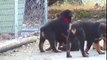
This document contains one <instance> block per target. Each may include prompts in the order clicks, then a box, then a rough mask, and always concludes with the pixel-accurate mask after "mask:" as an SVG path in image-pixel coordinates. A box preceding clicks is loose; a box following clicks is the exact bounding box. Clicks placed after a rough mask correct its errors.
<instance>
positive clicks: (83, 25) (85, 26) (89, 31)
mask: <svg viewBox="0 0 107 60" xmlns="http://www.w3.org/2000/svg"><path fill="white" fill-rule="evenodd" d="M105 32H106V31H102V24H100V23H99V22H96V21H95V22H94V21H77V22H74V23H72V26H71V29H70V33H69V35H68V40H67V57H71V55H70V48H71V46H72V45H71V44H72V40H73V39H74V38H75V37H77V38H78V40H79V44H80V45H79V46H80V50H81V53H82V56H83V57H88V54H87V53H88V51H89V49H90V47H91V45H92V43H94V42H95V41H97V40H96V38H99V37H100V36H101V35H102V34H103V33H105ZM85 40H86V41H87V48H86V50H85V51H84V41H85ZM70 42H71V43H70ZM99 52H101V51H98V53H99ZM102 54H103V53H102Z"/></svg>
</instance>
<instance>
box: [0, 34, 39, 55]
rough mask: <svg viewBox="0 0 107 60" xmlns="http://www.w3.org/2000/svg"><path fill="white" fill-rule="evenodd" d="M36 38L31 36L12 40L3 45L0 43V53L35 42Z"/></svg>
mask: <svg viewBox="0 0 107 60" xmlns="http://www.w3.org/2000/svg"><path fill="white" fill-rule="evenodd" d="M36 40H37V37H36V36H32V37H28V38H23V39H14V40H9V41H6V42H4V43H0V53H3V52H6V51H8V50H11V49H14V48H17V47H20V46H22V45H24V44H28V43H32V42H36Z"/></svg>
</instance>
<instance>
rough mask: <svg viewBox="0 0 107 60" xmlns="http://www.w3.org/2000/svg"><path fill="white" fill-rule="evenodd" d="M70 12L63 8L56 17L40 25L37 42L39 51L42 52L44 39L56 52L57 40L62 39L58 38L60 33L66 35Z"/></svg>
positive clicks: (70, 16)
mask: <svg viewBox="0 0 107 60" xmlns="http://www.w3.org/2000/svg"><path fill="white" fill-rule="evenodd" d="M72 14H73V13H72V12H71V11H70V10H65V11H63V12H61V14H60V16H59V17H58V19H56V20H54V21H51V22H48V23H47V24H46V25H44V26H43V27H41V29H40V42H39V49H40V52H44V49H43V44H44V41H45V40H46V39H47V40H48V41H49V43H50V47H51V48H52V49H53V51H54V52H58V50H57V48H56V46H57V42H60V43H62V42H63V40H61V39H60V36H62V34H64V35H66V36H67V34H68V29H69V24H70V23H71V18H72ZM60 40H61V41H60Z"/></svg>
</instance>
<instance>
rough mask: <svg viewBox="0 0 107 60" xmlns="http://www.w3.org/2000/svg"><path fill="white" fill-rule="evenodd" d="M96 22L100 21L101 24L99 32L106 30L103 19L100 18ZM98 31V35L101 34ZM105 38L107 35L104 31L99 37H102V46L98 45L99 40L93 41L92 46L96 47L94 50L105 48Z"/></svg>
mask: <svg viewBox="0 0 107 60" xmlns="http://www.w3.org/2000/svg"><path fill="white" fill-rule="evenodd" d="M97 22H99V23H100V26H101V29H100V31H99V32H100V33H101V32H103V31H106V22H107V21H106V20H104V19H101V20H97ZM100 33H99V35H101V34H100ZM106 38H107V36H106V32H105V33H103V34H102V35H101V37H100V39H99V40H102V39H103V46H102V47H101V46H100V44H99V42H95V43H94V48H96V50H97V51H100V50H107V44H106V43H107V40H106Z"/></svg>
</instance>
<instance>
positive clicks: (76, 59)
mask: <svg viewBox="0 0 107 60" xmlns="http://www.w3.org/2000/svg"><path fill="white" fill-rule="evenodd" d="M45 47H49V45H48V43H45ZM89 53H90V55H89V56H90V57H88V58H87V57H86V58H84V57H82V55H81V53H80V51H72V52H71V54H72V58H66V52H61V53H54V52H52V51H46V52H44V53H40V52H39V48H38V41H36V42H33V43H30V44H27V45H23V46H22V47H19V48H16V49H13V50H10V51H7V52H4V53H0V60H71V59H72V60H95V59H97V60H106V54H104V55H99V54H98V53H97V52H96V51H95V50H93V49H91V50H90V51H89Z"/></svg>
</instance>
